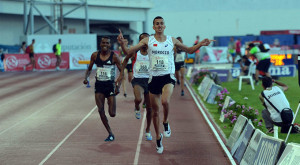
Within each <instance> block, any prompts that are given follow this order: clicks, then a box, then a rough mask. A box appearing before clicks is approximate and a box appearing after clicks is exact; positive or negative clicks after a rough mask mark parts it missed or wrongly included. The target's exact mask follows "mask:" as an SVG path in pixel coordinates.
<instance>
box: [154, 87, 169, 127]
mask: <svg viewBox="0 0 300 165" xmlns="http://www.w3.org/2000/svg"><path fill="white" fill-rule="evenodd" d="M173 89H174V85H173V84H166V85H165V86H164V87H163V89H162V97H161V103H162V106H163V111H164V119H163V123H167V122H168V116H169V102H170V99H171V96H172V93H173ZM151 101H152V100H151ZM151 103H152V102H151Z"/></svg>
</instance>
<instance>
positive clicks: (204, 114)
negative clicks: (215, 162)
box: [186, 85, 236, 165]
mask: <svg viewBox="0 0 300 165" xmlns="http://www.w3.org/2000/svg"><path fill="white" fill-rule="evenodd" d="M186 87H187V89H188V90H189V92H190V94H191V95H192V97H193V99H194V101H195V103H196V105H197V107H198V109H199V110H200V112H201V113H202V115H203V117H204V119H205V121H206V123H207V124H208V125H209V127H210V129H211V130H212V131H213V133H214V135H215V137H216V138H217V140H218V142H219V143H220V145H221V147H222V148H223V150H224V152H225V153H226V155H227V157H228V159H229V161H230V162H231V164H232V165H236V163H235V161H234V159H233V157H232V156H231V154H230V152H229V151H228V149H227V147H226V146H225V144H224V143H223V141H222V139H221V138H220V135H219V134H218V132H217V131H216V129H215V127H214V126H213V125H212V123H211V122H210V120H209V119H208V117H207V115H206V113H205V112H204V110H203V109H202V107H201V106H200V104H199V102H198V100H197V99H196V97H195V95H194V93H193V92H192V90H191V88H190V87H189V85H187V86H186Z"/></svg>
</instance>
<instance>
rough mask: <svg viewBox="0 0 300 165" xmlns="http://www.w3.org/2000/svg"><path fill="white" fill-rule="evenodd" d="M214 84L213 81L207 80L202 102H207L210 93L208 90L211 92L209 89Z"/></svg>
mask: <svg viewBox="0 0 300 165" xmlns="http://www.w3.org/2000/svg"><path fill="white" fill-rule="evenodd" d="M214 84H215V82H214V80H211V79H210V80H209V83H208V85H207V87H206V89H205V92H204V95H203V100H204V101H206V100H207V97H208V95H209V93H210V90H211V87H212V86H213V85H214Z"/></svg>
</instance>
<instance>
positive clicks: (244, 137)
mask: <svg viewBox="0 0 300 165" xmlns="http://www.w3.org/2000/svg"><path fill="white" fill-rule="evenodd" d="M254 130H255V128H254V126H253V125H252V123H251V120H249V122H248V123H247V125H246V126H245V129H244V131H243V132H242V134H241V136H240V137H239V139H238V142H239V143H238V142H237V143H236V144H235V145H236V146H238V148H237V149H236V151H235V153H234V155H233V157H234V158H235V159H236V160H237V162H238V163H240V162H241V160H242V157H243V155H244V153H245V151H246V148H247V146H248V143H249V141H250V138H251V137H252V134H253V132H254Z"/></svg>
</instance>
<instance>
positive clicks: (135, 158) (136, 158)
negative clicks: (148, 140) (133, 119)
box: [133, 109, 147, 165]
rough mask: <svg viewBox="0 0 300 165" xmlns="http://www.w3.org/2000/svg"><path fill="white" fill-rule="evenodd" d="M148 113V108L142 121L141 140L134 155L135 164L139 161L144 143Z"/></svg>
mask: <svg viewBox="0 0 300 165" xmlns="http://www.w3.org/2000/svg"><path fill="white" fill-rule="evenodd" d="M146 114H147V110H146V109H144V115H143V121H142V125H141V129H140V137H139V141H138V143H137V146H136V151H135V156H134V162H133V164H134V165H137V164H138V163H139V156H140V151H141V144H142V140H143V134H144V126H145V120H146Z"/></svg>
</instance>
